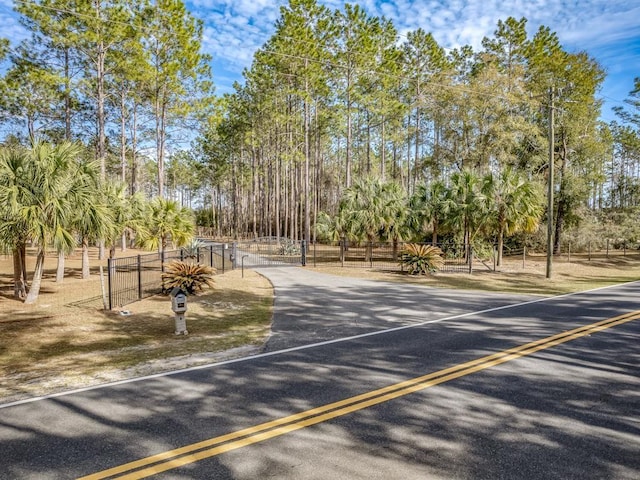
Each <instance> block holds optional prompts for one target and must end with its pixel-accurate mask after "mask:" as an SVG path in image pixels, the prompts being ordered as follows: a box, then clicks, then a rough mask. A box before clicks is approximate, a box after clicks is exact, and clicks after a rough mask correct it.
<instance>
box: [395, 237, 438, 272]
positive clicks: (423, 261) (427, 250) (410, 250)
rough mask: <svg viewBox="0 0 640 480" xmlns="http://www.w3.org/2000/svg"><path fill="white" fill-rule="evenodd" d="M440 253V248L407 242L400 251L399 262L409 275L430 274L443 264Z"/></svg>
mask: <svg viewBox="0 0 640 480" xmlns="http://www.w3.org/2000/svg"><path fill="white" fill-rule="evenodd" d="M442 255H443V253H442V250H440V249H439V248H438V247H434V246H433V245H420V244H418V243H408V244H407V245H406V247H405V248H404V249H403V250H402V251H401V252H400V264H401V265H402V266H404V267H406V268H407V271H408V272H409V273H410V274H411V275H427V274H432V273H435V272H436V271H438V270H440V269H441V268H442V266H443V265H444V259H443V258H442Z"/></svg>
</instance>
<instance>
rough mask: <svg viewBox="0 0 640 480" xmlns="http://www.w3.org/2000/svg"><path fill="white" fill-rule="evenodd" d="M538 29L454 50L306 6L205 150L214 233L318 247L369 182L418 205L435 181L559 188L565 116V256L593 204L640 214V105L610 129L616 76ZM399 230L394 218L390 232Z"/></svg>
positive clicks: (265, 50)
mask: <svg viewBox="0 0 640 480" xmlns="http://www.w3.org/2000/svg"><path fill="white" fill-rule="evenodd" d="M526 23H527V21H526V19H524V18H522V19H519V20H518V19H515V18H508V19H506V20H505V21H500V22H499V23H498V25H497V28H496V30H495V33H494V35H493V36H491V37H487V38H485V39H484V40H483V42H482V48H481V49H479V50H473V49H472V48H471V47H469V46H465V47H462V48H458V49H453V50H445V49H444V48H442V47H441V46H440V45H438V43H437V42H436V40H435V39H434V38H433V36H432V35H431V34H429V33H427V32H425V31H423V30H420V29H418V30H416V31H413V32H409V33H407V34H406V35H400V34H399V33H398V32H397V30H396V29H395V27H394V25H393V24H392V23H391V22H390V21H388V20H386V19H384V18H378V17H372V16H369V15H367V14H366V13H365V11H364V10H363V9H362V8H360V7H359V6H358V5H349V4H347V5H345V6H344V9H342V10H336V11H331V10H329V9H328V8H326V7H324V6H322V5H319V4H318V3H317V2H316V1H315V0H292V1H290V3H289V5H288V6H286V7H283V8H282V9H281V16H280V18H279V19H278V21H277V22H276V25H275V33H274V34H273V36H272V37H271V38H270V39H269V40H268V41H267V42H266V43H265V44H264V46H263V47H262V48H261V49H260V50H259V51H258V52H256V54H255V57H254V60H253V63H252V65H251V68H249V69H247V70H246V71H245V74H244V77H245V82H244V84H243V85H240V84H237V85H236V91H235V93H233V94H232V95H227V96H226V97H225V99H224V101H225V111H224V112H225V113H224V115H223V116H222V117H220V118H218V119H216V121H215V122H214V123H212V124H211V125H210V127H209V129H208V131H207V132H206V133H205V135H203V136H202V137H201V138H200V139H199V141H198V144H197V152H198V153H197V157H198V158H200V159H201V160H203V161H205V162H206V169H205V173H206V174H208V175H209V177H208V182H209V186H210V193H209V195H208V198H209V199H210V200H209V201H210V202H211V203H209V204H208V205H209V206H210V208H211V209H212V214H211V217H212V218H210V222H211V224H212V225H214V226H215V228H216V229H217V232H218V234H219V235H230V236H233V237H237V236H248V237H252V236H261V235H269V236H271V235H274V236H285V237H289V238H293V239H309V240H312V241H313V240H315V239H316V238H317V235H318V232H319V231H320V232H323V231H326V228H325V227H326V225H324V224H323V222H326V221H327V218H329V219H334V220H335V219H336V218H338V217H339V216H340V214H339V212H340V209H341V201H342V200H344V198H345V196H348V195H350V194H352V192H350V191H349V188H350V187H351V186H352V185H353V184H354V182H356V181H361V180H364V179H372V178H373V179H379V180H382V181H384V182H392V183H396V184H397V185H398V186H399V187H400V189H401V190H402V192H403V194H404V196H405V200H406V203H405V208H406V207H409V204H408V202H409V200H410V199H411V198H412V196H414V195H415V194H420V192H421V191H423V190H424V189H426V190H427V191H429V190H430V189H431V188H432V187H433V185H435V184H442V185H444V186H445V187H447V188H453V186H452V182H453V181H454V176H456V175H458V176H460V175H466V174H474V175H476V176H478V177H479V178H482V177H483V176H484V175H486V174H493V175H495V176H496V177H498V176H499V175H500V174H501V173H503V172H506V171H514V172H517V173H518V174H519V175H521V176H522V177H523V178H525V179H526V180H527V181H528V182H531V183H534V184H537V185H544V184H545V183H546V181H547V178H548V173H549V160H548V159H549V118H550V113H551V112H553V116H554V127H555V132H554V144H553V158H554V167H555V168H554V170H555V186H554V190H555V206H554V209H555V212H554V213H555V215H554V223H555V225H554V230H555V248H556V249H557V248H558V245H559V244H560V242H561V238H562V234H563V232H564V230H565V229H566V228H567V226H570V225H573V224H575V223H576V222H578V221H579V218H580V211H581V210H580V209H581V208H582V207H584V206H588V207H590V208H594V209H602V208H623V207H631V206H637V205H638V196H637V191H638V186H639V185H640V183H639V181H640V177H639V176H638V173H639V172H638V170H637V169H638V166H639V164H640V163H639V160H640V157H639V156H638V153H639V150H638V143H637V140H638V121H637V104H635V105H633V104H632V105H631V111H632V112H636V117H635V123H634V122H633V121H632V120H633V119H632V118H631V114H629V112H628V111H627V116H626V118H622V116H621V123H614V124H612V125H608V124H605V123H603V122H601V121H600V120H599V117H600V108H601V103H602V102H601V100H599V99H598V96H597V93H598V90H599V88H600V86H601V84H602V82H603V80H604V78H605V72H604V70H603V69H602V67H601V66H600V65H599V64H598V62H597V61H596V60H595V59H594V58H592V57H591V56H590V55H589V54H588V53H587V52H577V53H572V52H569V51H567V50H566V49H564V48H563V46H562V45H561V44H560V42H559V40H558V37H557V35H556V34H555V33H554V32H552V31H550V29H549V28H547V27H541V28H540V29H539V30H538V31H537V32H536V33H535V34H534V35H533V36H529V35H527V32H526ZM636 87H637V86H636ZM633 95H637V89H636V91H635V93H633V94H632V98H631V99H630V100H631V101H633V99H634V98H637V97H634V96H633ZM634 108H635V110H633V109H634ZM623 111H624V110H623ZM480 183H481V182H478V184H480ZM541 201H544V198H541ZM540 206H542V205H540ZM396 218H399V217H396ZM414 223H415V222H414ZM318 227H319V229H318ZM459 227H460V228H458V235H459V240H460V241H462V240H463V236H466V235H465V234H464V232H465V228H464V227H463V226H459ZM436 228H437V227H436V225H435V224H434V223H433V222H431V223H427V224H424V225H423V229H422V231H417V232H414V234H413V235H412V236H413V238H414V239H416V238H417V239H423V240H424V239H426V238H428V235H429V234H431V233H432V232H433V231H434V230H435V229H436ZM365 230H366V229H361V231H360V236H361V237H362V238H366V237H368V236H369V235H368V233H365ZM383 231H384V222H383V223H380V224H379V228H378V232H377V234H376V236H377V237H378V238H381V235H382V234H383V233H384V232H383ZM467 233H468V232H467ZM382 236H384V235H382ZM492 238H493V240H494V241H496V240H497V232H494V233H493V234H492Z"/></svg>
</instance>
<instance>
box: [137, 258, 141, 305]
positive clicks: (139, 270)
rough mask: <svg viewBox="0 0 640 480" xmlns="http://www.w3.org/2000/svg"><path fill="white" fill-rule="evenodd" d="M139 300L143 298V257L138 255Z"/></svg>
mask: <svg viewBox="0 0 640 480" xmlns="http://www.w3.org/2000/svg"><path fill="white" fill-rule="evenodd" d="M138 300H142V259H141V257H140V255H138Z"/></svg>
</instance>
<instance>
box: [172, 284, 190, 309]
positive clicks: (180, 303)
mask: <svg viewBox="0 0 640 480" xmlns="http://www.w3.org/2000/svg"><path fill="white" fill-rule="evenodd" d="M171 310H173V311H174V312H175V313H184V312H186V311H187V294H186V293H185V292H184V291H182V289H181V288H178V287H175V288H174V289H173V290H171Z"/></svg>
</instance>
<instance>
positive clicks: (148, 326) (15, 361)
mask: <svg viewBox="0 0 640 480" xmlns="http://www.w3.org/2000/svg"><path fill="white" fill-rule="evenodd" d="M135 253H137V252H129V253H128V254H129V255H131V254H135ZM67 263H68V267H69V272H70V275H69V277H68V278H65V280H64V282H63V283H62V284H56V283H55V282H54V268H55V259H54V258H52V259H49V260H48V262H47V274H46V277H45V279H44V281H43V289H42V292H41V296H40V298H39V300H38V302H37V304H35V305H24V304H23V303H21V302H19V301H17V300H15V299H13V298H12V297H11V295H12V289H11V270H10V269H11V268H12V263H11V258H10V257H2V258H1V259H0V272H1V276H0V279H1V283H0V295H1V297H2V300H0V301H1V302H2V309H0V338H2V341H1V343H0V376H1V377H2V382H1V384H0V401H2V402H6V401H10V400H13V399H18V398H24V397H29V396H34V395H40V394H44V393H51V392H55V391H60V390H66V389H69V388H75V387H78V386H84V385H90V384H98V383H104V382H108V381H113V380H119V379H122V378H129V377H135V376H141V375H146V374H151V373H156V372H159V371H167V370H172V369H176V368H184V367H188V366H194V365H199V364H204V363H210V362H212V361H215V360H218V359H221V358H225V359H227V358H232V357H234V356H242V355H246V354H248V353H252V352H255V351H257V350H258V349H259V348H260V346H261V345H262V344H263V343H264V341H265V339H266V338H267V337H268V335H269V333H270V326H271V318H272V305H273V289H272V287H271V284H270V283H269V281H268V280H266V279H265V278H264V277H262V276H260V275H258V274H256V273H255V272H252V271H245V274H244V278H241V272H240V271H239V270H235V271H228V272H226V273H224V274H222V275H218V276H216V288H214V289H212V290H208V291H205V292H203V293H200V294H199V295H197V296H190V297H189V304H188V312H187V314H186V320H187V329H188V330H189V335H187V336H183V335H180V336H177V335H175V334H174V317H173V312H172V311H171V303H170V300H169V297H167V296H162V295H157V296H154V297H150V298H147V299H145V300H142V301H140V302H136V303H132V304H130V305H126V306H125V307H123V308H122V309H120V310H113V311H107V310H103V309H102V308H101V307H102V300H101V294H100V291H101V287H100V277H99V274H98V273H97V271H96V272H95V273H93V272H92V278H91V279H89V280H82V279H81V278H78V276H79V275H78V272H77V269H79V265H80V264H79V258H75V257H72V258H70V259H69V260H68V261H67ZM93 263H95V264H98V263H99V262H98V261H97V260H95V259H93V260H92V265H93ZM123 313H127V315H123Z"/></svg>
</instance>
